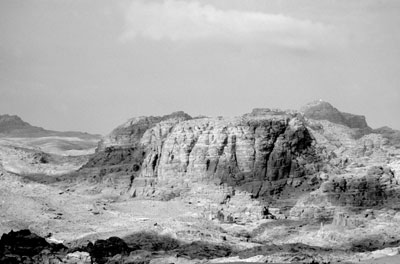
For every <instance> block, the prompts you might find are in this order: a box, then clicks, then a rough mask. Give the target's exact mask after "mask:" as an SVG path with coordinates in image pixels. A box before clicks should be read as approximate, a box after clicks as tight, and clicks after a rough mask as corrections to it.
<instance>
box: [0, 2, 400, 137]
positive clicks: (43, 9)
mask: <svg viewBox="0 0 400 264" xmlns="http://www.w3.org/2000/svg"><path fill="white" fill-rule="evenodd" d="M399 28H400V1H398V0H296V1H293V0H201V1H189V0H185V1H183V0H182V1H178V0H165V1H164V0H142V1H140V0H133V1H108V0H107V1H106V0H80V1H73V0H36V1H33V0H32V1H29V0H1V1H0V114H6V113H7V114H17V115H19V116H21V117H22V118H23V119H24V120H25V121H27V122H30V123H31V124H34V125H38V126H43V127H45V128H47V129H54V130H80V131H87V132H91V133H100V134H106V133H108V132H110V131H111V130H112V129H113V128H114V127H115V126H117V125H119V124H121V123H123V122H124V121H126V120H127V119H129V118H131V117H134V116H140V115H164V114H168V113H170V112H173V111H177V110H183V111H185V112H187V113H189V114H191V115H193V116H195V115H200V114H201V115H209V116H219V115H223V116H236V115H241V114H244V113H248V112H250V111H251V109H252V108H255V107H269V108H283V109H298V108H300V107H301V106H302V105H304V104H306V103H308V102H310V101H313V100H315V99H323V100H325V101H328V102H330V103H332V104H333V105H334V106H335V107H337V108H338V109H339V110H342V111H345V112H350V113H355V114H362V115H365V116H366V117H367V121H368V123H369V124H370V125H371V126H372V127H380V126H383V125H388V126H391V127H393V128H396V129H400V118H399V115H400V29H399Z"/></svg>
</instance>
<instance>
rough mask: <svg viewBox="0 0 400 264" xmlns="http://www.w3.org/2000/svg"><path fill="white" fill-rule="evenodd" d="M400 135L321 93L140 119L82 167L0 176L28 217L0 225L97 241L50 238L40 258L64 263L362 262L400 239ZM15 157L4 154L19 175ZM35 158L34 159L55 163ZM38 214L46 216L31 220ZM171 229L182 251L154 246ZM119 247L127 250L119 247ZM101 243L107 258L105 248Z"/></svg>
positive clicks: (10, 204) (37, 163) (37, 164)
mask: <svg viewBox="0 0 400 264" xmlns="http://www.w3.org/2000/svg"><path fill="white" fill-rule="evenodd" d="M15 126H16V127H18V126H17V125H15ZM24 126H25V125H20V126H19V127H22V129H24V128H23V127H24ZM10 127H11V125H10ZM18 129H20V128H18ZM398 135H399V134H398V131H395V130H392V129H390V128H386V127H384V128H380V129H372V128H370V127H369V126H368V124H367V122H366V119H365V117H363V116H360V115H354V114H348V113H343V112H341V111H339V110H338V109H336V108H335V107H333V106H332V105H331V104H329V103H327V102H322V101H316V102H313V103H311V104H308V105H307V106H305V107H303V108H302V109H301V110H300V111H282V110H278V109H272V110H271V109H268V108H258V109H254V110H253V111H252V112H251V113H248V114H244V115H242V116H238V117H196V118H193V117H191V116H190V115H188V114H186V113H184V112H175V113H172V114H169V115H165V116H150V117H137V118H132V119H130V120H128V121H127V122H126V123H124V124H122V125H120V126H118V127H117V128H115V129H114V130H113V131H111V133H110V134H108V135H106V136H105V137H103V138H102V139H101V140H100V141H99V143H98V145H97V149H96V152H95V153H94V154H93V155H91V156H90V157H89V159H88V161H87V162H85V163H84V165H83V166H81V167H80V168H79V169H78V170H76V171H73V172H71V170H70V171H69V172H68V173H64V174H62V175H60V174H56V173H53V174H51V173H49V172H48V171H45V170H41V174H40V175H36V174H35V175H28V176H27V175H24V177H23V178H22V179H20V178H19V177H18V175H8V173H6V172H4V174H3V175H0V176H1V177H0V181H3V182H4V183H5V184H3V185H1V184H0V189H1V190H2V192H0V196H1V197H0V198H1V199H2V200H4V201H5V203H4V204H0V206H2V211H0V213H1V212H4V213H2V215H3V216H4V217H11V216H12V217H14V218H16V219H17V220H18V221H8V222H4V223H5V224H4V225H3V226H1V225H0V227H1V228H2V230H4V232H9V229H10V228H9V227H15V226H17V227H21V226H22V227H24V228H26V226H29V227H30V229H31V228H32V229H34V231H35V232H36V233H37V234H39V235H40V236H47V235H48V231H49V229H48V228H47V227H51V228H50V229H51V230H55V231H54V232H55V234H52V235H48V236H50V238H53V236H54V237H55V238H57V239H60V238H61V239H62V240H67V241H69V243H72V244H73V245H75V244H79V243H82V241H83V240H85V239H86V240H85V241H86V242H85V243H86V244H85V246H79V247H76V246H72V247H71V246H70V245H68V244H65V243H64V245H66V246H68V248H69V249H70V251H67V252H64V251H57V250H54V249H53V248H52V246H51V245H48V244H46V245H45V248H46V249H47V253H46V254H47V255H46V254H42V253H40V254H39V255H40V256H43V257H44V256H47V257H49V256H51V257H54V256H55V255H59V259H65V261H67V258H75V257H77V258H84V259H86V261H87V262H88V263H89V262H90V261H91V260H95V262H97V263H101V262H103V261H104V263H124V261H127V260H128V259H129V260H131V259H137V260H138V261H139V259H140V261H142V260H146V261H147V262H144V263H153V262H151V261H156V262H154V263H164V262H157V261H161V259H160V258H158V257H157V256H159V257H162V258H165V261H169V262H165V263H170V262H175V261H178V259H177V254H183V256H185V258H186V257H188V258H186V259H181V258H179V261H182V262H179V263H225V262H228V261H231V262H238V261H241V259H242V258H245V259H246V260H245V261H247V262H271V263H297V262H299V261H300V262H302V263H329V262H334V263H335V262H336V261H341V262H343V261H347V262H349V263H353V262H357V263H358V262H359V260H362V259H370V258H373V257H374V256H379V255H380V254H396V252H398V249H399V248H400V207H399V204H400V148H399V147H398V145H397V143H396V142H398V141H397V140H398V139H399V137H398ZM8 140H10V139H8ZM8 142H10V141H8ZM18 142H20V139H18ZM38 144H39V143H38ZM13 151H14V150H13ZM9 153H12V152H9ZM9 153H8V154H7V155H3V156H0V161H1V163H2V164H3V165H6V166H4V168H5V170H8V171H10V170H9V169H7V168H9V167H10V162H8V160H7V157H8V156H10V155H9ZM0 154H1V153H0ZM36 154H37V153H36V152H35V153H31V156H32V159H33V161H32V162H29V164H30V165H29V166H31V167H32V168H42V167H44V166H45V165H46V164H47V163H50V164H52V163H54V162H53V158H52V156H47V155H39V156H38V155H36ZM24 159H26V160H29V161H31V160H32V159H31V158H27V157H25V156H24ZM76 164H78V163H77V162H76ZM80 164H82V163H80ZM14 167H15V166H14ZM75 168H76V166H75ZM14 173H15V174H19V173H18V172H15V171H14ZM4 186H7V187H4ZM10 186H12V188H14V190H13V191H10V190H9V189H10ZM27 194H29V195H27ZM9 196H12V197H13V199H12V200H10V201H8V200H7V199H6V197H9ZM49 197H51V199H50V200H49ZM15 204H22V205H24V206H23V207H22V208H23V212H21V213H19V214H16V213H15V212H14V209H15V208H16V206H15ZM25 205H26V206H25ZM34 214H38V215H41V217H40V218H38V219H37V220H35V221H36V222H35V221H33V223H32V220H31V215H34ZM20 215H23V216H26V217H27V218H28V219H29V221H28V220H26V219H24V218H23V217H21V216H20ZM71 223H73V224H71ZM66 224H69V226H66ZM43 226H46V228H44V227H43ZM7 228H8V229H7ZM128 230H129V231H128ZM143 230H146V231H149V230H151V232H152V233H151V235H149V234H144V235H143V234H140V232H143ZM25 232H26V231H25ZM138 232H139V233H138ZM11 234H13V233H11ZM129 234H132V235H129ZM166 234H167V235H168V236H165V235H166ZM13 235H16V234H13ZM20 235H21V236H22V237H20ZM25 235H26V236H29V237H30V236H31V235H30V234H27V233H23V234H18V239H22V240H24V239H25V238H24V236H25ZM127 235H128V236H127ZM112 236H115V237H113V238H109V239H106V238H108V237H112ZM117 236H118V237H120V238H121V239H122V240H121V239H119V238H117ZM71 237H72V239H71ZM77 237H78V238H79V239H77ZM127 237H128V238H129V239H127ZM7 239H8V238H7ZM130 239H137V240H140V241H139V242H137V243H136V242H135V243H133V244H132V243H130V242H129V241H130ZM160 239H162V240H164V239H165V240H166V241H167V243H168V245H170V243H172V245H174V246H173V247H174V248H170V247H169V246H168V249H162V251H163V252H162V253H155V252H154V251H155V250H157V249H156V248H155V247H153V246H151V247H147V245H148V244H149V243H150V244H154V245H160V244H163V243H164V242H162V241H160ZM87 240H90V241H91V242H90V243H92V244H89V242H88V241H87ZM7 241H8V240H7ZM96 241H100V242H96ZM204 241H207V243H204ZM208 242H211V243H208ZM7 243H8V242H7ZM114 243H115V245H117V247H118V245H120V246H121V248H123V249H124V250H123V251H122V252H120V251H114V248H115V245H114ZM143 243H144V244H145V245H146V246H145V247H144V246H143ZM96 244H97V245H96ZM140 244H142V246H138V245H140ZM80 245H81V244H80ZM88 245H90V246H88ZM97 246H98V249H99V252H103V251H104V252H107V253H105V254H106V255H104V256H103V255H101V254H100V253H99V254H100V255H97V253H94V251H93V249H94V248H96V247H97ZM1 247H2V245H1V244H0V256H1V254H3V255H4V254H5V256H6V257H7V258H8V257H14V256H11V255H13V254H14V253H15V252H13V250H14V249H13V248H11V247H9V246H8V244H4V245H3V249H2V248H1ZM108 247H109V248H108ZM387 247H390V248H387ZM106 248H108V249H107V250H105V249H106ZM103 249H104V250H103ZM34 250H36V249H34ZM108 250H109V252H108ZM143 250H145V251H143ZM396 250H397V251H396ZM2 251H3V253H2ZM72 251H74V252H72ZM4 252H5V253H4ZM189 252H190V253H189ZM385 252H388V253H385ZM393 252H394V253H393ZM49 254H50V255H49ZM70 254H73V255H70ZM185 254H189V255H190V256H189V255H185ZM39 255H35V256H33V257H32V259H33V258H36V257H37V256H39ZM180 256H182V255H180ZM18 257H19V255H18V254H17V259H18ZM153 257H157V260H155V259H153ZM197 258H198V259H197ZM99 259H102V260H101V261H100V260H99ZM150 259H151V260H150ZM210 259H213V260H210ZM63 261H64V260H63ZM113 261H114V262H113ZM163 261H164V260H163ZM66 263H68V262H66Z"/></svg>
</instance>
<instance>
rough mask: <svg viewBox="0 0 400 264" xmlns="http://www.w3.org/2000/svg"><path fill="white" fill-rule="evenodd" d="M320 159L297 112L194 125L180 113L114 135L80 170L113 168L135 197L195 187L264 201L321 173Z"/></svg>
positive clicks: (263, 112) (135, 122)
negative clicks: (230, 190) (232, 190)
mask: <svg viewBox="0 0 400 264" xmlns="http://www.w3.org/2000/svg"><path fill="white" fill-rule="evenodd" d="M317 159H318V157H317V156H316V155H315V152H314V148H313V139H312V137H311V135H310V133H309V131H308V129H307V128H306V126H305V123H304V120H303V119H302V117H301V116H298V115H297V114H295V113H287V112H283V111H280V112H278V111H273V110H269V109H257V110H255V111H253V112H252V113H250V114H246V115H244V116H242V117H235V118H198V119H191V118H190V117H189V116H188V115H187V114H184V113H183V112H178V113H173V114H171V115H168V116H164V117H141V118H134V119H131V120H130V121H128V122H127V123H125V124H124V125H122V126H120V127H118V128H116V129H115V130H114V131H113V132H111V133H110V135H108V136H106V137H105V138H104V139H103V140H102V141H101V142H100V144H99V148H98V151H97V153H96V155H95V156H94V157H93V158H92V159H91V160H90V161H89V162H88V163H87V164H86V165H85V166H84V167H83V168H82V170H83V171H86V172H88V171H89V174H91V173H92V174H95V173H97V174H102V173H101V171H103V172H104V173H103V174H104V175H109V173H111V172H112V170H113V166H117V167H118V169H117V170H122V173H120V176H121V175H125V179H126V180H128V178H129V179H131V180H133V181H132V182H131V183H130V184H129V186H130V193H131V195H133V196H157V195H158V194H159V193H160V192H161V191H165V189H169V190H170V191H174V192H176V193H177V195H178V196H179V193H181V192H183V191H185V190H187V189H190V187H191V185H192V183H194V182H208V183H213V184H217V185H220V184H227V185H229V186H233V187H237V188H240V189H241V190H245V191H247V192H248V193H250V194H252V196H253V197H262V196H270V195H271V196H274V195H279V193H280V192H281V190H282V189H283V188H285V186H292V185H301V182H303V178H304V177H305V176H306V175H312V174H313V173H315V172H316V171H317V170H318V166H317V165H316V164H317V161H318V160H317ZM125 165H126V166H125ZM122 166H125V167H124V168H122ZM126 175H130V176H131V177H127V176H126ZM117 178H118V177H117ZM120 178H121V177H120ZM122 178H123V176H122Z"/></svg>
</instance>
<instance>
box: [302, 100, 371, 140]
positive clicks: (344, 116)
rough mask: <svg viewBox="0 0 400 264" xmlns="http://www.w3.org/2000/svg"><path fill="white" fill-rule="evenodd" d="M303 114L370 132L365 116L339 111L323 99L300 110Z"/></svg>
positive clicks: (363, 132)
mask: <svg viewBox="0 0 400 264" xmlns="http://www.w3.org/2000/svg"><path fill="white" fill-rule="evenodd" d="M300 111H301V112H303V113H304V116H305V117H307V118H310V119H314V120H327V121H330V122H332V123H336V124H341V125H344V126H347V127H349V128H353V129H359V130H360V132H361V133H362V134H365V133H368V132H371V128H370V127H369V126H368V124H367V121H366V120H365V116H361V115H354V114H349V113H344V112H340V111H339V110H338V109H336V108H335V107H333V106H332V105H331V104H330V103H328V102H324V101H321V100H319V101H314V102H312V103H310V104H308V105H306V106H304V107H303V108H302V109H301V110H300Z"/></svg>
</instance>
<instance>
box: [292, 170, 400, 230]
mask: <svg viewBox="0 0 400 264" xmlns="http://www.w3.org/2000/svg"><path fill="white" fill-rule="evenodd" d="M399 202H400V182H398V181H397V179H396V178H395V177H394V173H393V171H392V170H390V169H389V168H388V167H382V166H372V167H371V168H369V169H368V171H367V172H366V173H365V174H361V175H360V174H341V175H331V177H330V178H329V179H327V180H325V181H324V182H323V183H322V184H321V186H320V188H319V189H318V190H316V191H314V192H311V193H310V194H308V195H307V196H305V197H303V198H302V199H300V200H299V201H298V202H297V204H296V205H295V206H294V207H293V208H292V209H291V210H290V216H291V217H292V218H295V219H298V218H300V219H319V220H329V219H333V221H334V223H336V224H338V225H341V224H340V223H347V224H344V225H347V226H357V223H360V221H358V218H351V219H348V218H349V217H348V215H347V214H343V212H342V210H346V211H349V212H353V213H352V214H354V213H358V212H361V211H364V210H367V209H371V208H375V209H382V208H391V209H394V210H398V209H400V208H399V205H398V204H399ZM352 221H353V222H352ZM354 221H355V222H354Z"/></svg>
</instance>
